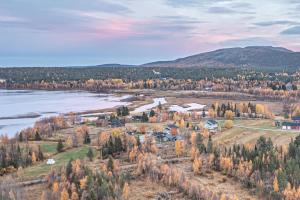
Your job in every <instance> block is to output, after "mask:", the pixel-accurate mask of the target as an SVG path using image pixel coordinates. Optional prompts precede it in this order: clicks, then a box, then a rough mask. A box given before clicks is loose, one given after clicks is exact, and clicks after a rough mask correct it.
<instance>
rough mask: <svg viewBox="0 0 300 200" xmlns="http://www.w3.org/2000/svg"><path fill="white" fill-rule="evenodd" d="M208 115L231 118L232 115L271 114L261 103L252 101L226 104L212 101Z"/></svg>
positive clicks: (253, 115)
mask: <svg viewBox="0 0 300 200" xmlns="http://www.w3.org/2000/svg"><path fill="white" fill-rule="evenodd" d="M208 114H209V116H210V117H213V118H214V117H225V118H226V119H233V118H234V117H252V118H272V117H273V114H272V113H271V112H270V111H269V109H268V107H267V106H266V105H263V104H254V103H251V102H249V103H232V102H228V103H227V104H224V103H222V104H219V103H214V104H212V105H211V108H210V109H209V110H208Z"/></svg>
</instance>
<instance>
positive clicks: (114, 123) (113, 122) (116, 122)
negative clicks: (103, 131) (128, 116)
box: [110, 119, 125, 128]
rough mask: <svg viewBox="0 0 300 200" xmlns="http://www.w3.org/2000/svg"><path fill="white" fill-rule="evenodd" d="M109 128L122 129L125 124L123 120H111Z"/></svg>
mask: <svg viewBox="0 0 300 200" xmlns="http://www.w3.org/2000/svg"><path fill="white" fill-rule="evenodd" d="M110 126H111V127H112V128H116V127H122V126H125V123H124V121H123V120H119V119H112V120H111V122H110Z"/></svg>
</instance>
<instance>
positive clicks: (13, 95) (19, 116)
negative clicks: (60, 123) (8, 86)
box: [0, 90, 128, 136]
mask: <svg viewBox="0 0 300 200" xmlns="http://www.w3.org/2000/svg"><path fill="white" fill-rule="evenodd" d="M126 97H127V96H123V97H115V96H112V95H106V94H95V93H89V92H85V91H34V90H0V134H8V135H9V136H13V135H14V134H15V133H16V132H18V131H20V130H22V129H24V128H27V127H29V126H32V125H33V124H34V122H35V121H37V120H39V119H41V118H44V117H49V116H55V115H58V114H61V113H68V112H71V111H73V112H80V111H90V110H96V109H105V108H113V107H115V106H119V105H127V104H128V103H127V102H122V101H121V100H122V99H124V98H126Z"/></svg>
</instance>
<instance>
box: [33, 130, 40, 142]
mask: <svg viewBox="0 0 300 200" xmlns="http://www.w3.org/2000/svg"><path fill="white" fill-rule="evenodd" d="M34 140H35V141H40V140H42V138H41V136H40V134H39V132H38V131H36V132H35V135H34Z"/></svg>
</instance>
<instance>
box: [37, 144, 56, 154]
mask: <svg viewBox="0 0 300 200" xmlns="http://www.w3.org/2000/svg"><path fill="white" fill-rule="evenodd" d="M40 146H41V149H42V152H43V153H46V154H55V153H56V152H57V150H56V147H57V143H56V142H44V143H41V144H40Z"/></svg>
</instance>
